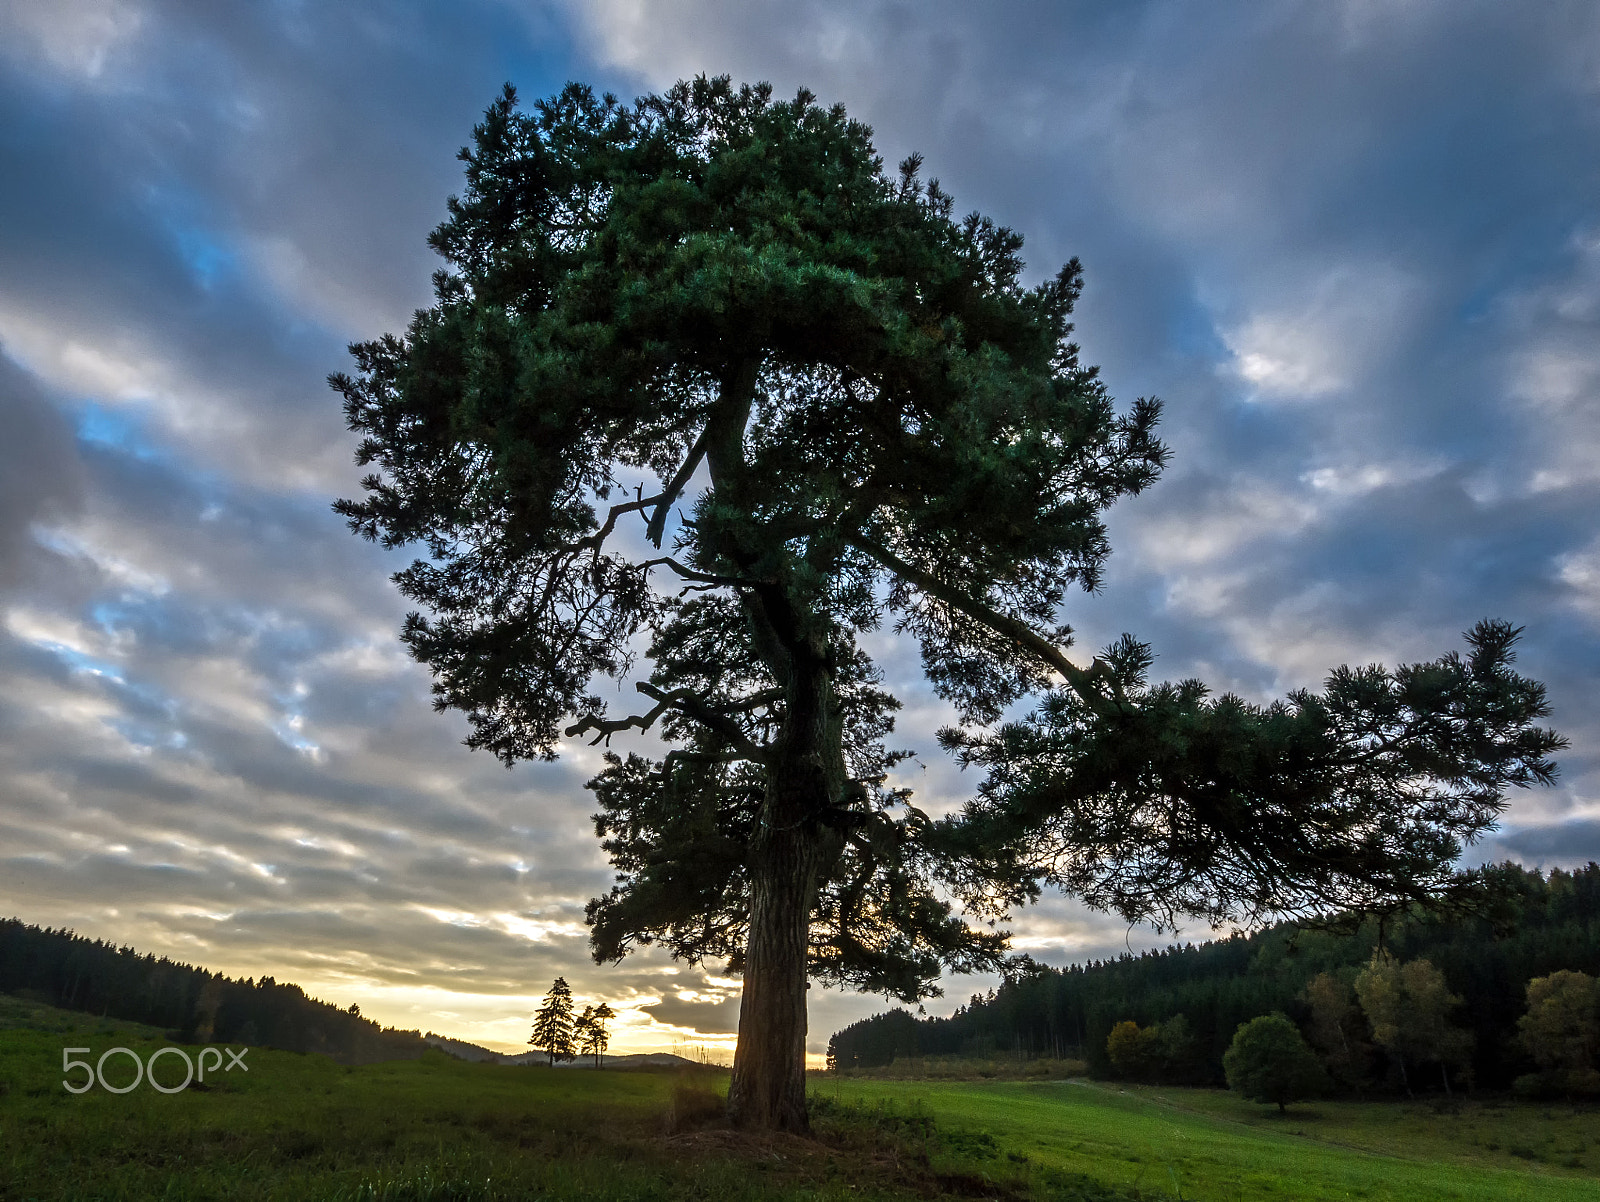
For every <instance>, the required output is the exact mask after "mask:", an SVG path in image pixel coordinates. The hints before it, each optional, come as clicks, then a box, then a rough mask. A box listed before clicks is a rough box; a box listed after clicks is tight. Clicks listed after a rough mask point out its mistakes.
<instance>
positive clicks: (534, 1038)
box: [528, 977, 578, 1068]
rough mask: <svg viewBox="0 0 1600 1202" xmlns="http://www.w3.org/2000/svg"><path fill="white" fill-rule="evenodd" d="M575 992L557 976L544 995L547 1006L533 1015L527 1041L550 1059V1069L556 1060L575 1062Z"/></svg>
mask: <svg viewBox="0 0 1600 1202" xmlns="http://www.w3.org/2000/svg"><path fill="white" fill-rule="evenodd" d="M573 1034H574V1032H573V1023H572V990H571V989H570V988H568V986H567V980H566V978H565V977H557V978H556V979H555V983H554V984H553V985H551V986H550V992H549V993H547V994H545V996H544V1005H542V1006H540V1007H539V1009H538V1010H537V1011H536V1012H535V1013H534V1016H533V1034H532V1035H530V1036H529V1037H528V1042H529V1043H530V1044H532V1045H533V1046H534V1047H536V1048H538V1049H539V1051H541V1052H543V1053H544V1054H545V1055H547V1056H549V1057H550V1066H551V1067H552V1068H554V1067H555V1063H556V1061H557V1060H574V1059H576V1058H577V1055H578V1045H577V1042H576V1040H575V1039H574V1038H573Z"/></svg>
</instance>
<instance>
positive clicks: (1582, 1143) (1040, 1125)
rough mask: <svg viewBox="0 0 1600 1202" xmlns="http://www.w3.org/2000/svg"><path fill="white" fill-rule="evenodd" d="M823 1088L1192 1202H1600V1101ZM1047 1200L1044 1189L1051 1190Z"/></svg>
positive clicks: (1065, 1088)
mask: <svg viewBox="0 0 1600 1202" xmlns="http://www.w3.org/2000/svg"><path fill="white" fill-rule="evenodd" d="M817 1092H818V1093H819V1094H820V1095H821V1096H822V1097H824V1098H837V1099H839V1100H840V1101H842V1102H850V1103H855V1104H857V1105H862V1104H865V1105H868V1106H870V1105H877V1104H885V1103H888V1104H892V1105H894V1106H895V1107H897V1108H901V1109H910V1108H912V1107H918V1108H920V1109H922V1110H925V1111H926V1113H927V1114H928V1115H930V1116H931V1117H932V1119H933V1120H934V1123H935V1124H936V1125H937V1126H939V1127H941V1128H945V1127H951V1128H953V1127H965V1128H967V1129H969V1130H975V1131H982V1132H987V1133H989V1134H990V1135H991V1136H992V1137H993V1138H994V1141H995V1144H996V1148H997V1150H998V1151H1000V1152H1001V1153H1003V1154H1005V1155H1006V1159H1007V1160H1008V1161H1010V1162H1012V1163H1015V1161H1014V1158H1015V1157H1018V1156H1022V1157H1026V1158H1027V1163H1028V1167H1029V1168H1030V1169H1032V1170H1033V1171H1034V1172H1039V1171H1041V1170H1043V1171H1050V1170H1055V1171H1064V1172H1067V1173H1071V1174H1082V1175H1083V1176H1086V1177H1088V1178H1091V1179H1093V1180H1095V1181H1098V1182H1102V1183H1104V1184H1105V1185H1108V1186H1113V1187H1122V1188H1124V1189H1129V1190H1137V1191H1139V1192H1142V1193H1145V1194H1149V1195H1152V1196H1156V1197H1182V1198H1185V1199H1196V1200H1200V1199H1217V1200H1218V1202H1223V1200H1229V1202H1232V1200H1234V1199H1240V1200H1244V1202H1249V1200H1252V1199H1290V1198H1294V1199H1300V1198H1365V1199H1406V1200H1411V1199H1418V1200H1420V1199H1461V1200H1470V1202H1479V1200H1480V1199H1481V1200H1483V1202H1488V1200H1489V1199H1508V1198H1526V1199H1549V1200H1551V1202H1560V1200H1564V1199H1575V1200H1576V1199H1588V1200H1590V1202H1593V1200H1595V1199H1600V1110H1595V1109H1594V1108H1585V1109H1574V1108H1572V1107H1565V1106H1558V1107H1549V1106H1531V1105H1525V1104H1520V1103H1518V1104H1510V1103H1505V1102H1477V1101H1467V1102H1464V1103H1462V1104H1461V1105H1460V1106H1459V1108H1458V1109H1457V1110H1456V1112H1454V1113H1451V1112H1450V1111H1449V1110H1447V1109H1444V1108H1439V1109H1438V1110H1436V1108H1435V1107H1434V1106H1432V1105H1429V1104H1402V1103H1398V1102H1388V1101H1386V1102H1373V1103H1356V1102H1318V1103H1315V1104H1306V1105H1301V1106H1295V1107H1291V1108H1290V1110H1289V1113H1288V1115H1287V1116H1279V1115H1278V1113H1277V1111H1276V1109H1275V1108H1272V1107H1266V1106H1258V1105H1254V1104H1252V1103H1249V1102H1245V1101H1243V1100H1241V1099H1240V1098H1238V1097H1237V1096H1235V1095H1233V1094H1229V1093H1226V1092H1222V1091H1217V1090H1198V1089H1184V1090H1176V1089H1174V1090H1159V1089H1144V1088H1127V1089H1124V1088H1121V1087H1117V1086H1108V1085H1103V1084H1094V1083H1089V1082H1083V1081H1074V1082H1047V1083H1038V1084H1035V1083H1026V1082H961V1083H953V1082H908V1081H872V1080H859V1079H857V1080H845V1081H839V1082H828V1083H821V1084H819V1086H818V1090H817ZM1046 1196H1048V1195H1046Z"/></svg>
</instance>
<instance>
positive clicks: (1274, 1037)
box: [1222, 1014, 1328, 1113]
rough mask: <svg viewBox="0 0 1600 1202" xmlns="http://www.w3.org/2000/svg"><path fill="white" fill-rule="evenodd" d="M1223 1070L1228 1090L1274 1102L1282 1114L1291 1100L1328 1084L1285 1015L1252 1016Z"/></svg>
mask: <svg viewBox="0 0 1600 1202" xmlns="http://www.w3.org/2000/svg"><path fill="white" fill-rule="evenodd" d="M1222 1069H1223V1072H1225V1073H1226V1074H1227V1077H1228V1088H1229V1089H1231V1090H1234V1091H1235V1092H1236V1093H1239V1094H1241V1095H1243V1096H1244V1097H1247V1098H1249V1099H1251V1100H1252V1101H1255V1102H1273V1103H1275V1104H1276V1105H1277V1107H1278V1110H1279V1112H1280V1113H1282V1112H1283V1111H1284V1110H1285V1109H1287V1107H1288V1104H1289V1103H1290V1102H1298V1101H1300V1100H1301V1099H1302V1098H1310V1097H1315V1096H1316V1095H1317V1094H1319V1093H1322V1092H1323V1091H1324V1090H1326V1089H1327V1087H1328V1075H1327V1074H1326V1073H1325V1072H1323V1071H1322V1065H1321V1064H1319V1063H1318V1062H1317V1058H1316V1056H1315V1055H1313V1054H1312V1051H1311V1049H1310V1048H1309V1047H1308V1046H1307V1045H1306V1041H1305V1039H1304V1038H1303V1037H1302V1036H1301V1034H1300V1030H1299V1028H1297V1027H1296V1026H1295V1025H1294V1024H1293V1023H1292V1022H1290V1021H1289V1019H1288V1018H1287V1017H1286V1016H1285V1015H1283V1014H1264V1015H1262V1016H1261V1017H1260V1018H1252V1019H1251V1020H1250V1021H1249V1022H1247V1023H1245V1024H1243V1025H1242V1026H1241V1027H1240V1028H1239V1029H1238V1030H1237V1031H1235V1032H1234V1035H1233V1042H1232V1043H1231V1044H1230V1045H1229V1046H1228V1050H1227V1051H1226V1052H1224V1053H1223V1056H1222Z"/></svg>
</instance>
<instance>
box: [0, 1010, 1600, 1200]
mask: <svg viewBox="0 0 1600 1202" xmlns="http://www.w3.org/2000/svg"><path fill="white" fill-rule="evenodd" d="M163 1044H164V1040H162V1039H161V1037H160V1033H159V1032H156V1031H152V1030H150V1029H148V1028H139V1027H136V1026H134V1025H132V1024H128V1023H119V1022H107V1021H103V1020H99V1019H95V1018H92V1017H87V1016H83V1015H78V1014H71V1013H68V1012H65V1011H59V1010H53V1009H50V1008H48V1007H44V1006H38V1005H33V1004H30V1003H26V1002H21V1001H18V1000H17V999H14V998H5V997H0V1199H4V1200H6V1202H11V1200H14V1199H34V1198H37V1199H65V1198H85V1199H87V1198H94V1199H100V1198H106V1199H144V1198H168V1199H199V1198H228V1199H267V1198H282V1199H301V1198H306V1199H348V1200H355V1199H374V1200H376V1199H393V1200H401V1199H419V1200H422V1199H426V1200H429V1202H444V1200H458V1199H459V1200H467V1199H473V1200H477V1199H500V1198H505V1199H511V1198H541V1199H584V1200H593V1202H613V1200H617V1202H620V1200H630V1202H631V1200H635V1199H637V1200H639V1202H645V1200H653V1199H695V1200H697V1202H699V1200H704V1202H719V1200H722V1199H727V1200H729V1202H737V1200H741V1199H756V1198H775V1199H788V1200H793V1202H800V1200H801V1199H805V1200H808V1202H825V1200H833V1199H839V1200H843V1199H863V1198H865V1199H874V1198H876V1199H884V1200H888V1199H910V1198H934V1197H985V1196H987V1197H1006V1198H1013V1199H1024V1198H1034V1199H1063V1200H1067V1199H1077V1200H1079V1202H1106V1200H1108V1199H1116V1198H1125V1199H1131V1198H1144V1199H1154V1198H1184V1199H1229V1200H1233V1199H1240V1200H1244V1199H1268V1198H1271V1199H1315V1198H1369V1199H1388V1198H1393V1199H1435V1198H1437V1199H1473V1200H1476V1199H1502V1198H1505V1199H1512V1198H1528V1199H1533V1198H1538V1199H1553V1200H1555V1202H1561V1200H1563V1199H1579V1198H1584V1199H1596V1198H1600V1112H1597V1111H1595V1110H1592V1109H1591V1110H1587V1111H1575V1110H1573V1109H1571V1108H1567V1107H1540V1106H1527V1105H1521V1104H1515V1105H1513V1104H1509V1103H1496V1102H1476V1101H1473V1102H1468V1103H1465V1104H1463V1105H1462V1106H1461V1107H1460V1109H1459V1112H1457V1113H1439V1112H1436V1111H1435V1109H1434V1108H1433V1107H1430V1106H1428V1105H1415V1106H1407V1105H1400V1104H1396V1103H1392V1102H1382V1103H1369V1104H1365V1105H1362V1104H1355V1103H1319V1104H1316V1105H1314V1106H1305V1107H1300V1108H1294V1109H1291V1112H1290V1114H1289V1116H1288V1117H1287V1118H1286V1119H1281V1118H1279V1117H1278V1116H1277V1115H1276V1112H1275V1111H1272V1110H1271V1109H1269V1108H1267V1107H1259V1106H1253V1105H1250V1104H1248V1103H1244V1102H1241V1101H1240V1100H1239V1099H1237V1098H1236V1097H1233V1096H1232V1095H1229V1094H1226V1093H1218V1092H1213V1091H1204V1090H1128V1091H1123V1090H1120V1089H1117V1088H1115V1087H1107V1086H1103V1085H1094V1084H1089V1083H1086V1082H1082V1081H1039V1082H1032V1081H970V1082H962V1081H949V1080H943V1081H932V1082H917V1081H905V1080H895V1081H887V1080H868V1079H860V1078H853V1079H845V1080H839V1079H833V1078H818V1079H817V1082H816V1085H815V1087H814V1093H813V1096H814V1099H815V1106H814V1113H815V1118H816V1126H817V1132H818V1137H819V1138H818V1139H816V1140H801V1139H793V1138H788V1137H758V1138H752V1137H746V1136H743V1135H740V1134H738V1133H734V1132H730V1131H727V1130H725V1129H724V1128H723V1127H722V1125H721V1123H720V1120H719V1118H718V1117H717V1115H718V1107H717V1099H716V1097H715V1093H714V1091H715V1089H717V1088H721V1087H725V1078H724V1077H722V1076H719V1075H714V1074H712V1075H699V1076H696V1077H690V1078H683V1077H675V1076H672V1075H667V1074H649V1073H620V1072H592V1071H586V1070H580V1069H563V1070H559V1071H551V1070H549V1069H540V1068H523V1069H516V1068H503V1067H499V1066H495V1065H478V1064H466V1063H463V1062H459V1061H454V1060H450V1059H448V1058H447V1057H445V1056H443V1055H442V1054H439V1055H430V1056H429V1057H427V1058H425V1059H423V1060H420V1061H396V1062H390V1063H386V1064H376V1065H367V1066H363V1067H360V1068H346V1067H342V1066H340V1065H337V1064H334V1063H333V1062H331V1061H329V1060H327V1059H325V1058H322V1057H317V1056H299V1055H293V1054H290V1053H283V1052H269V1051H265V1050H263V1049H259V1048H257V1049H254V1050H252V1051H251V1052H250V1053H249V1055H248V1058H247V1063H248V1064H249V1069H250V1071H249V1072H248V1074H246V1073H242V1072H239V1071H237V1070H236V1071H234V1072H232V1073H223V1074H221V1075H217V1074H215V1073H213V1074H212V1078H211V1080H210V1081H209V1085H210V1088H209V1089H207V1090H206V1091H204V1092H201V1091H198V1090H193V1089H191V1090H189V1091H187V1092H184V1093H179V1094H173V1095H164V1094H160V1093H156V1092H154V1091H153V1090H151V1089H150V1088H148V1086H140V1087H139V1088H138V1089H137V1090H135V1091H134V1092H132V1093H129V1094H126V1095H121V1096H119V1095H114V1094H109V1093H106V1092H104V1091H102V1090H99V1089H96V1090H93V1091H91V1092H90V1093H87V1094H84V1095H82V1096H74V1095H72V1094H69V1093H68V1092H66V1090H64V1089H63V1088H62V1085H61V1080H62V1072H61V1049H62V1048H63V1047H66V1046H72V1047H85V1046H87V1047H90V1048H92V1049H93V1058H97V1057H98V1055H99V1054H100V1052H102V1051H104V1050H105V1049H106V1048H108V1047H112V1046H118V1045H120V1046H125V1047H129V1048H132V1049H134V1050H136V1051H138V1052H139V1053H140V1054H141V1055H143V1056H148V1055H149V1053H150V1052H151V1051H153V1050H155V1049H156V1048H158V1047H161V1046H163ZM113 1075H114V1076H116V1077H117V1079H118V1080H124V1079H127V1077H128V1076H131V1066H130V1065H127V1062H126V1060H125V1059H124V1060H122V1065H121V1067H120V1069H119V1070H114V1072H113ZM179 1075H181V1073H180V1072H179V1071H178V1069H177V1067H176V1064H175V1062H171V1063H170V1065H169V1067H168V1068H167V1069H166V1070H165V1071H164V1073H163V1079H164V1080H171V1079H172V1078H174V1077H176V1076H179Z"/></svg>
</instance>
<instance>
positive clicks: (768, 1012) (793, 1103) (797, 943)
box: [728, 602, 844, 1132]
mask: <svg viewBox="0 0 1600 1202" xmlns="http://www.w3.org/2000/svg"><path fill="white" fill-rule="evenodd" d="M753 608H754V609H755V610H756V611H757V612H756V613H754V614H753V615H752V616H753V617H754V618H756V619H761V620H764V619H765V618H766V617H767V615H766V614H765V613H764V612H761V610H762V607H761V606H760V604H759V602H757V604H756V605H755V606H754V607H753ZM777 625H778V627H779V629H778V633H779V636H780V640H781V639H782V634H783V633H784V632H783V630H782V623H778V624H777ZM782 641H786V642H787V641H788V640H782ZM808 644H809V645H808ZM789 647H790V650H791V655H790V658H789V661H788V664H787V665H786V666H787V668H788V673H787V675H788V687H787V689H786V692H787V693H788V703H789V704H788V707H787V712H786V714H785V721H784V726H783V731H782V733H781V735H780V736H779V739H778V741H777V745H776V749H777V751H778V755H776V756H775V757H774V761H773V763H772V764H771V765H770V766H769V769H768V779H767V792H766V797H765V799H764V801H763V804H762V807H761V826H760V827H759V828H758V830H757V832H756V836H755V838H754V839H753V840H752V842H751V847H750V859H749V861H748V862H749V870H750V935H749V941H748V944H747V947H746V952H745V965H744V995H743V997H742V998H741V1000H740V1003H739V1044H738V1047H737V1049H736V1050H735V1052H734V1057H733V1080H732V1082H731V1083H730V1084H729V1087H728V1116H729V1117H730V1118H731V1119H732V1120H733V1122H734V1123H735V1124H737V1125H739V1126H745V1127H760V1128H776V1129H778V1130H782V1131H795V1132H803V1131H806V1130H808V1129H809V1124H808V1122H807V1120H806V990H807V983H806V977H807V975H808V974H807V959H808V953H809V944H810V930H811V912H812V909H813V907H814V906H815V905H816V899H817V888H818V885H819V882H820V881H821V879H822V876H823V874H824V873H825V872H826V871H827V870H828V868H829V866H830V865H831V863H832V861H833V859H834V858H835V857H837V855H838V854H839V850H840V846H841V840H840V838H839V836H838V835H837V833H835V832H833V831H831V830H829V829H828V828H827V827H826V826H825V825H824V824H823V822H822V818H823V816H824V814H825V812H826V811H827V810H828V809H830V808H831V807H832V806H834V805H836V804H837V803H838V799H839V797H840V795H841V793H842V791H843V788H844V754H843V748H842V746H841V744H840V739H839V733H840V729H839V721H838V716H837V714H836V713H835V707H834V702H833V687H832V685H833V681H832V670H831V665H830V664H829V663H828V660H827V656H826V654H825V652H822V649H821V648H819V647H817V646H815V644H814V642H813V641H812V640H806V639H799V640H795V641H793V642H790V643H789ZM819 652H822V653H819Z"/></svg>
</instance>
